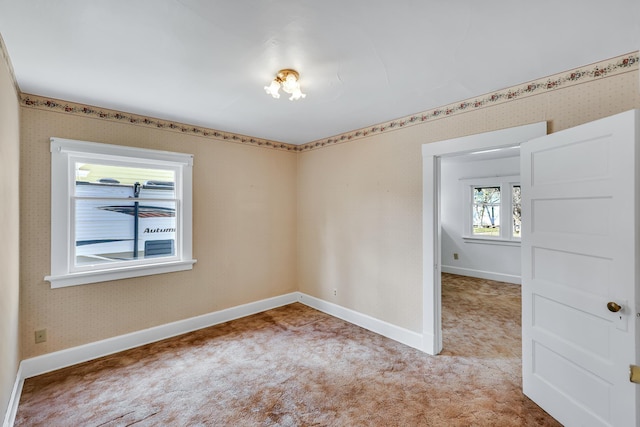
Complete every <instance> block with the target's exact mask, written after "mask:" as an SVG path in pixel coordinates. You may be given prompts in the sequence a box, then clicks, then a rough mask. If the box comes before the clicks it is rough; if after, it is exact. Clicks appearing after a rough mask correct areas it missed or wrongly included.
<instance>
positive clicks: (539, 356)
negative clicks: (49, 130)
mask: <svg viewBox="0 0 640 427" xmlns="http://www.w3.org/2000/svg"><path fill="white" fill-rule="evenodd" d="M639 112H640V110H634V111H628V112H626V113H622V114H618V115H615V116H612V117H608V118H605V119H601V120H598V121H595V122H591V123H587V124H585V125H582V126H578V127H575V128H571V129H567V130H565V131H561V132H557V133H554V134H551V135H548V136H545V137H542V138H537V139H534V140H531V141H528V142H525V143H523V144H522V145H521V185H522V205H523V206H522V224H523V230H522V348H523V389H524V393H525V394H526V395H527V396H529V397H530V398H531V399H532V400H534V401H535V402H536V403H537V404H538V405H540V406H541V407H542V408H543V409H545V410H546V411H547V412H549V414H551V415H552V416H553V417H554V418H556V419H557V420H559V421H560V422H561V423H563V424H565V425H567V426H640V418H639V414H638V413H639V406H640V385H637V384H633V383H631V382H630V380H629V366H630V365H631V364H636V365H637V364H639V362H640V360H639V359H638V357H639V355H638V353H639V351H638V345H639V344H640V340H639V339H638V333H639V332H640V327H639V324H640V317H638V316H637V315H636V313H638V312H639V311H640V303H639V298H640V295H639V294H640V292H638V273H637V269H638V267H637V266H636V264H637V256H638V255H639V253H638V244H639V239H638V237H637V236H638V231H640V230H639V229H638V203H640V197H638V190H639V186H638V182H637V181H638V172H637V164H638V152H639V151H640V147H638V145H640V140H639V138H638V133H637V130H636V129H637V126H638V124H637V123H640V122H639V121H638V119H639V118H640V114H639ZM609 303H615V304H617V305H619V306H620V307H621V308H620V310H619V311H617V312H614V311H611V310H616V308H617V306H615V305H613V304H609ZM608 305H609V306H610V308H608Z"/></svg>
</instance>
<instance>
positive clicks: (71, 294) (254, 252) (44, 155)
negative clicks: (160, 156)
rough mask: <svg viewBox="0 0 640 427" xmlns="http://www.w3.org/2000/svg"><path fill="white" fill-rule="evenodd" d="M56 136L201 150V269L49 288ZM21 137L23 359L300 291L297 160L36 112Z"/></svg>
mask: <svg viewBox="0 0 640 427" xmlns="http://www.w3.org/2000/svg"><path fill="white" fill-rule="evenodd" d="M51 136H57V137H62V138H70V139H80V140H86V141H94V142H103V143H109V144H118V145H126V146H137V147H143V148H153V149H159V150H168V151H177V152H184V153H192V154H194V166H193V179H194V184H193V212H194V213H193V235H194V237H193V255H194V258H196V259H197V260H198V262H197V263H196V264H195V265H194V268H193V270H191V271H185V272H179V273H169V274H162V275H156V276H147V277H141V278H134V279H127V280H118V281H113V282H105V283H96V284H90V285H82V286H74V287H67V288H60V289H51V288H50V285H49V283H48V282H45V281H44V280H43V278H44V276H45V275H47V274H49V270H50V247H49V246H50V243H49V240H50V230H49V228H50V224H49V221H50V203H51V201H50V185H49V182H50V153H49V138H50V137H51ZM21 139H22V152H21V154H22V173H21V190H22V201H21V203H22V205H21V217H22V225H21V248H20V257H21V286H22V288H21V319H20V320H21V325H22V328H21V329H22V335H23V338H24V339H23V346H22V349H23V352H22V357H23V358H28V357H32V356H35V355H39V354H43V353H47V352H51V351H55V350H60V349H64V348H68V347H72V346H77V345H80V344H85V343H88V342H93V341H96V340H101V339H105V338H109V337H113V336H117V335H121V334H125V333H128V332H132V331H138V330H141V329H145V328H149V327H152V326H156V325H161V324H165V323H168V322H172V321H176V320H180V319H185V318H189V317H193V316H197V315H201V314H205V313H210V312H213V311H217V310H221V309H225V308H229V307H233V306H237V305H240V304H245V303H248V302H253V301H256V300H261V299H264V298H269V297H273V296H277V295H282V294H285V293H288V292H292V291H294V290H296V289H297V284H296V278H295V270H294V269H293V268H292V266H295V264H296V262H297V258H296V250H295V249H296V248H295V246H296V240H295V232H296V191H295V185H296V184H295V183H296V179H295V178H296V155H295V153H292V152H286V151H279V150H275V149H267V148H259V147H252V146H245V145H241V144H237V143H233V142H223V141H218V140H210V139H207V138H203V137H198V136H194V135H185V134H182V133H181V132H174V131H170V130H161V129H155V128H152V127H144V126H136V125H132V124H130V123H119V122H113V121H108V120H102V119H99V118H93V117H83V116H81V115H73V114H67V113H65V112H61V111H55V110H52V111H46V110H40V109H34V108H28V107H25V108H23V109H22V138H21ZM43 328H46V329H47V341H46V342H45V343H41V344H35V343H34V340H33V338H32V336H33V331H34V330H37V329H43Z"/></svg>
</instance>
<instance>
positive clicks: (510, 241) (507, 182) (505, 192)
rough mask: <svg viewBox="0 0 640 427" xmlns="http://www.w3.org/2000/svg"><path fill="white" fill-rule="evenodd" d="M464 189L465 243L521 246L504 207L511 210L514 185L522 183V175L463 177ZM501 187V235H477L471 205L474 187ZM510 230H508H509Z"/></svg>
mask: <svg viewBox="0 0 640 427" xmlns="http://www.w3.org/2000/svg"><path fill="white" fill-rule="evenodd" d="M460 182H461V183H462V191H463V193H464V194H463V197H464V199H463V200H464V206H465V213H464V228H463V230H462V239H463V241H464V242H465V243H479V244H489V245H504V246H520V238H519V237H513V232H512V229H511V214H509V215H503V211H504V208H505V207H506V208H507V209H508V212H509V213H510V212H511V205H512V203H513V201H512V194H511V188H512V186H517V185H520V175H515V174H510V175H496V176H491V177H477V178H462V179H460ZM481 186H482V187H500V210H501V212H500V236H497V237H493V236H476V235H474V234H473V218H472V213H471V212H472V210H471V206H472V205H473V192H472V189H473V187H481ZM507 230H508V231H507Z"/></svg>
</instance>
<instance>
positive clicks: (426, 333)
mask: <svg viewBox="0 0 640 427" xmlns="http://www.w3.org/2000/svg"><path fill="white" fill-rule="evenodd" d="M546 134H547V122H538V123H532V124H528V125H523V126H517V127H512V128H506V129H501V130H497V131H492V132H485V133H480V134H475V135H469V136H463V137H460V138H453V139H447V140H443V141H438V142H432V143H429V144H423V145H422V164H423V167H422V213H423V215H422V257H423V258H422V265H423V270H422V277H423V281H422V340H423V351H424V352H425V353H428V354H432V355H436V354H438V353H440V352H441V351H442V283H441V280H440V274H441V267H442V265H441V260H442V246H441V245H442V242H441V226H440V206H441V202H440V161H441V158H442V157H448V156H456V155H461V154H466V153H473V152H477V151H484V150H491V149H498V148H505V147H510V146H514V145H519V144H520V143H521V142H524V141H527V140H529V139H532V138H536V137H539V136H544V135H546Z"/></svg>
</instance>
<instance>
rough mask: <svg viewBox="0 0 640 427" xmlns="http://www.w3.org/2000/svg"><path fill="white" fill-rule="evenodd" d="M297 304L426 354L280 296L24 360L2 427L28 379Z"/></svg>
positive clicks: (386, 326) (410, 337) (419, 343)
mask: <svg viewBox="0 0 640 427" xmlns="http://www.w3.org/2000/svg"><path fill="white" fill-rule="evenodd" d="M294 302H300V303H302V304H305V305H308V306H309V307H312V308H315V309H317V310H320V311H322V312H324V313H327V314H330V315H332V316H335V317H337V318H340V319H342V320H345V321H347V322H350V323H353V324H355V325H358V326H360V327H362V328H365V329H368V330H370V331H372V332H375V333H377V334H380V335H382V336H385V337H387V338H390V339H392V340H395V341H398V342H400V343H402V344H405V345H408V346H410V347H413V348H416V349H418V350H421V351H427V350H428V349H425V348H424V339H423V336H422V334H419V333H417V332H413V331H409V330H407V329H404V328H401V327H399V326H395V325H392V324H390V323H387V322H385V321H382V320H379V319H376V318H373V317H371V316H368V315H366V314H362V313H359V312H357V311H354V310H351V309H348V308H345V307H342V306H339V305H336V304H333V303H330V302H327V301H324V300H321V299H319V298H315V297H312V296H309V295H306V294H303V293H301V292H292V293H289V294H286V295H281V296H278V297H273V298H268V299H264V300H261V301H256V302H252V303H249V304H244V305H240V306H237V307H232V308H228V309H225V310H220V311H216V312H213V313H208V314H203V315H201V316H196V317H191V318H189V319H184V320H179V321H177V322H172V323H167V324H165V325H160V326H155V327H153V328H149V329H144V330H141V331H136V332H132V333H129V334H125V335H119V336H117V337H113V338H107V339H105V340H101V341H96V342H93V343H89V344H84V345H81V346H77V347H72V348H68V349H65V350H60V351H56V352H53V353H48V354H44V355H42V356H36V357H32V358H29V359H25V360H23V361H22V362H20V366H19V368H18V372H17V374H16V382H15V385H14V387H13V391H12V394H11V398H10V400H9V407H8V409H7V413H6V414H5V418H4V422H3V424H2V425H3V427H11V426H13V423H14V420H15V417H16V413H17V411H18V404H19V402H20V395H21V393H22V386H23V384H24V380H25V379H26V378H30V377H34V376H36V375H41V374H44V373H47V372H51V371H55V370H57V369H61V368H65V367H67V366H72V365H75V364H78V363H82V362H86V361H88V360H92V359H97V358H99V357H103V356H108V355H110V354H114V353H118V352H120V351H124V350H128V349H131V348H135V347H139V346H142V345H145V344H149V343H152V342H155V341H160V340H163V339H166V338H171V337H174V336H177V335H181V334H185V333H187V332H192V331H195V330H198V329H202V328H207V327H209V326H214V325H217V324H220V323H224V322H228V321H230V320H235V319H239V318H241V317H246V316H250V315H252V314H256V313H260V312H263V311H266V310H270V309H273V308H277V307H281V306H284V305H287V304H291V303H294Z"/></svg>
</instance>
